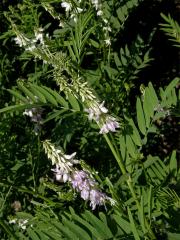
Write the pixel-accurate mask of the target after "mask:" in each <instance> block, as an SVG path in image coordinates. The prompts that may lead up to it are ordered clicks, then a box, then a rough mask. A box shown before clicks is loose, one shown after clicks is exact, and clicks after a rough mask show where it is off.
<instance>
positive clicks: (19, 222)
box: [9, 218, 29, 230]
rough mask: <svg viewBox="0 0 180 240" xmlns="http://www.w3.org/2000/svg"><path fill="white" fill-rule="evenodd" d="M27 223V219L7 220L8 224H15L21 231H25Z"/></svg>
mask: <svg viewBox="0 0 180 240" xmlns="http://www.w3.org/2000/svg"><path fill="white" fill-rule="evenodd" d="M28 221H29V220H28V219H17V218H14V219H11V220H9V224H17V225H18V227H19V228H21V229H22V230H25V229H26V225H27V223H28Z"/></svg>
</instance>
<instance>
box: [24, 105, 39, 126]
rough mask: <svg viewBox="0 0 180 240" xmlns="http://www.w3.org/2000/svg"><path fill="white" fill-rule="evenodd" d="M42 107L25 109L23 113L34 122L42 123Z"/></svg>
mask: <svg viewBox="0 0 180 240" xmlns="http://www.w3.org/2000/svg"><path fill="white" fill-rule="evenodd" d="M41 114H42V109H41V108H31V109H25V111H24V112H23V115H26V116H28V117H30V118H31V121H32V122H35V123H39V124H41V122H42V117H41Z"/></svg>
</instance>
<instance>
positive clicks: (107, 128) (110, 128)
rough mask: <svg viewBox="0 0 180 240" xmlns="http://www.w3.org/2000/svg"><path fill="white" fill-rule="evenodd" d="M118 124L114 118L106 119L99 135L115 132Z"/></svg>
mask: <svg viewBox="0 0 180 240" xmlns="http://www.w3.org/2000/svg"><path fill="white" fill-rule="evenodd" d="M119 127H120V126H119V123H118V122H117V121H116V119H115V118H114V117H111V116H110V117H107V119H106V122H105V123H104V124H103V126H102V127H101V129H100V132H99V133H100V134H106V133H108V132H116V128H119Z"/></svg>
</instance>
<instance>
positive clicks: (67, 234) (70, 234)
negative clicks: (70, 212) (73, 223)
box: [53, 221, 77, 240]
mask: <svg viewBox="0 0 180 240" xmlns="http://www.w3.org/2000/svg"><path fill="white" fill-rule="evenodd" d="M53 225H54V227H56V228H57V229H58V230H59V231H60V232H62V233H63V235H64V236H65V237H67V239H74V240H76V239H77V236H76V234H74V233H73V232H72V231H71V230H70V229H69V228H68V227H66V226H64V225H63V224H62V223H60V222H55V221H54V223H53Z"/></svg>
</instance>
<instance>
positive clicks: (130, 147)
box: [126, 135, 137, 158]
mask: <svg viewBox="0 0 180 240" xmlns="http://www.w3.org/2000/svg"><path fill="white" fill-rule="evenodd" d="M126 147H127V151H128V152H129V154H130V155H131V157H132V158H136V151H137V150H136V147H135V145H134V143H133V141H132V140H131V137H130V136H128V135H127V136H126Z"/></svg>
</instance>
